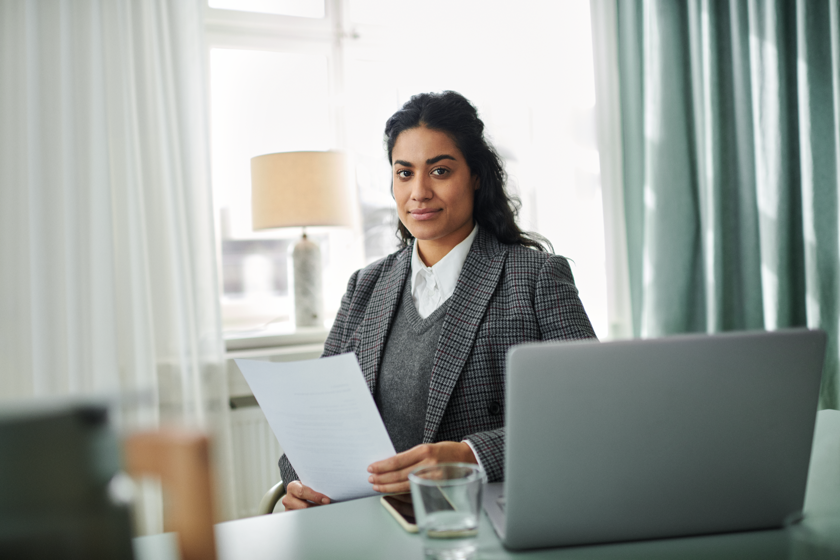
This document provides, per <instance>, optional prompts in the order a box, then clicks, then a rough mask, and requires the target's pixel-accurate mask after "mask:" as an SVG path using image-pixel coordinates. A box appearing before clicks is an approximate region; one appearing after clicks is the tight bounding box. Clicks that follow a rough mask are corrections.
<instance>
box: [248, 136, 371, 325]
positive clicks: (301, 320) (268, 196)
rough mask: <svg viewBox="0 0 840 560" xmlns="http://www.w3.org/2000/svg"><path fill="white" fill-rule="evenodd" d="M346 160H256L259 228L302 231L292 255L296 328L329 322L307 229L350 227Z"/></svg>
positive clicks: (328, 155)
mask: <svg viewBox="0 0 840 560" xmlns="http://www.w3.org/2000/svg"><path fill="white" fill-rule="evenodd" d="M348 173H349V166H348V162H347V156H346V155H345V154H343V153H340V152H334V151H330V152H284V153H278V154H266V155H262V156H257V157H254V158H251V218H252V223H253V228H254V230H255V231H256V230H262V229H270V228H281V227H302V228H304V229H303V235H302V237H301V239H300V241H298V242H297V244H296V245H295V247H294V249H293V251H292V269H293V276H292V278H293V279H292V283H293V284H294V306H295V326H297V327H316V326H317V327H321V326H323V324H324V312H323V291H322V288H321V250H320V249H319V248H318V245H317V244H316V243H315V242H313V241H312V240H310V239H308V238H307V236H306V226H346V227H351V226H352V225H353V223H354V218H355V215H356V208H355V202H354V201H355V198H354V197H353V196H352V192H351V190H350V186H351V181H350V180H349V175H348Z"/></svg>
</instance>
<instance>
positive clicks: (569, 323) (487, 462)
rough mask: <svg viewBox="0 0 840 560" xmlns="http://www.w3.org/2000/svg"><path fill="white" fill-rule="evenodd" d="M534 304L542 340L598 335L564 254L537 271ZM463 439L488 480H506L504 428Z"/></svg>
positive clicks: (572, 338) (552, 256)
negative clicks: (475, 455)
mask: <svg viewBox="0 0 840 560" xmlns="http://www.w3.org/2000/svg"><path fill="white" fill-rule="evenodd" d="M533 305H534V312H535V315H536V317H537V323H538V325H539V329H540V338H541V340H579V339H586V338H596V336H595V330H594V329H593V328H592V323H590V321H589V316H588V315H587V314H586V311H585V310H584V308H583V303H582V302H581V301H580V297H578V291H577V287H575V280H574V276H573V275H572V270H571V268H570V267H569V263H568V261H567V260H566V259H565V258H564V257H561V256H557V255H551V256H550V257H549V258H548V259H546V261H545V263H544V264H543V266H542V268H541V269H540V272H539V274H538V275H537V280H536V286H535V288H534V301H533ZM464 440H466V441H469V442H470V444H471V446H472V448H473V450H474V451H475V453H476V454H477V455H478V460H479V462H480V464H481V466H482V467H483V468H484V470H485V472H486V473H487V478H488V481H489V482H498V481H501V480H504V478H505V472H504V469H505V428H499V429H497V430H490V431H486V432H480V433H476V434H470V435H468V436H466V437H465V438H464Z"/></svg>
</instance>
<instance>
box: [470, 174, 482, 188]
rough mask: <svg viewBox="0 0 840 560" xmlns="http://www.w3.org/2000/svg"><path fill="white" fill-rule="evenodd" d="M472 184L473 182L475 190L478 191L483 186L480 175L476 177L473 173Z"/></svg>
mask: <svg viewBox="0 0 840 560" xmlns="http://www.w3.org/2000/svg"><path fill="white" fill-rule="evenodd" d="M472 182H473V190H474V191H477V190H478V187H480V186H481V180H480V179H479V178H478V175H476V174H475V173H473V176H472Z"/></svg>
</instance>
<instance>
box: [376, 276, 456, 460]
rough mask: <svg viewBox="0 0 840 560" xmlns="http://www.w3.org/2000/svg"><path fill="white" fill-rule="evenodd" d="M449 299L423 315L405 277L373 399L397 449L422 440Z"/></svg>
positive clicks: (403, 448)
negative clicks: (433, 372)
mask: <svg viewBox="0 0 840 560" xmlns="http://www.w3.org/2000/svg"><path fill="white" fill-rule="evenodd" d="M448 306H449V300H446V301H445V302H443V304H442V305H441V306H440V307H438V308H437V309H436V310H435V311H434V312H433V313H432V314H431V315H429V316H428V317H426V318H425V319H423V318H422V317H420V314H419V313H417V308H416V307H415V306H414V300H413V299H412V297H411V281H410V280H406V282H405V288H404V289H403V294H402V299H401V301H400V304H399V308H398V310H397V314H396V317H394V323H393V324H392V325H391V331H390V332H389V333H388V342H387V343H386V344H385V352H384V354H383V356H382V367H381V368H380V370H379V371H380V373H379V379H378V380H377V382H376V392H375V395H374V399H375V400H376V406H377V407H378V408H379V413H380V414H381V415H382V421H383V422H384V424H385V428H386V429H387V430H388V435H389V436H390V437H391V441H392V442H393V444H394V449H396V451H397V453H400V452H402V451H405V450H406V449H411V448H412V447H414V446H415V445H419V444H421V443H423V429H424V427H425V424H426V400H427V399H428V397H429V382H430V380H431V376H432V362H433V360H434V357H435V349H437V343H438V338H439V337H440V329H441V327H442V326H443V319H444V317H445V316H446V308H447V307H448Z"/></svg>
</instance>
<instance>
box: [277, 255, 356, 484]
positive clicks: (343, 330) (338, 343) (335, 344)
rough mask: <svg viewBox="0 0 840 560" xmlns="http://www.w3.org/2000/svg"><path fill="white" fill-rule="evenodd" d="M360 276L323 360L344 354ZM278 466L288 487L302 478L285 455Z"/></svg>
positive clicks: (350, 286)
mask: <svg viewBox="0 0 840 560" xmlns="http://www.w3.org/2000/svg"><path fill="white" fill-rule="evenodd" d="M358 276H359V271H358V270H357V271H356V272H354V273H353V274H352V275H351V276H350V280H349V281H348V282H347V291H346V292H344V296H343V297H342V298H341V306H340V307H339V309H338V313H337V314H336V316H335V321H334V322H333V326H332V328H331V329H330V334H329V335H328V336H327V340H326V341H325V342H324V353H323V354H321V357H322V358H326V357H327V356H335V355H336V354H341V353H342V348H343V346H344V344H345V342H346V341H347V336H348V333H347V330H348V328H349V327H348V320H347V318H348V315H349V313H350V302H351V301H353V293H354V292H355V291H356V279H357V278H358ZM277 466H278V467H280V478H281V479H282V480H283V482H284V483H285V484H287V485H288V484H289V483H290V482H292V481H293V480H300V477H299V476H298V474H297V473H296V472H295V469H294V468H293V467H292V464H291V463H290V462H289V460H288V459H287V458H286V454H285V453H284V454H283V455H281V456H280V460H279V461H278V462H277ZM315 490H317V488H315Z"/></svg>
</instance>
